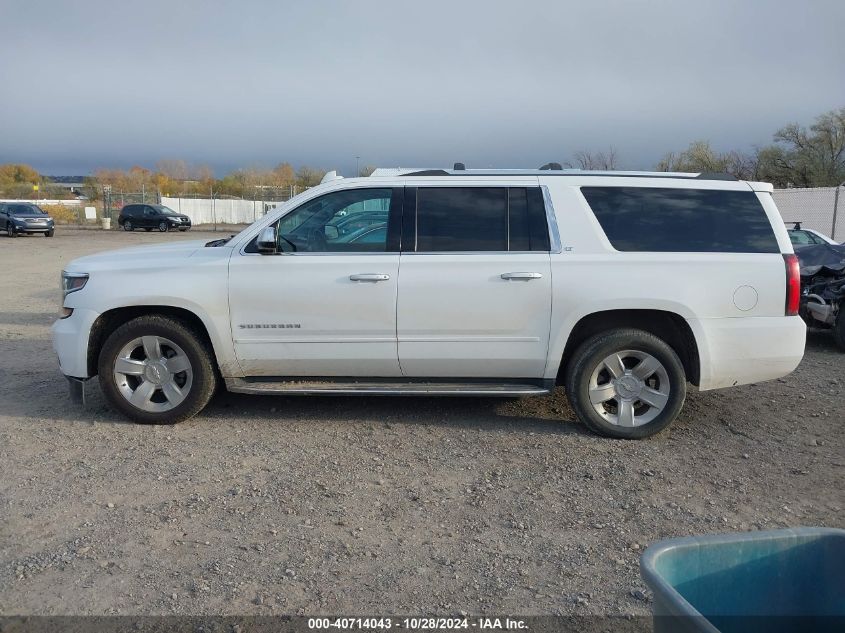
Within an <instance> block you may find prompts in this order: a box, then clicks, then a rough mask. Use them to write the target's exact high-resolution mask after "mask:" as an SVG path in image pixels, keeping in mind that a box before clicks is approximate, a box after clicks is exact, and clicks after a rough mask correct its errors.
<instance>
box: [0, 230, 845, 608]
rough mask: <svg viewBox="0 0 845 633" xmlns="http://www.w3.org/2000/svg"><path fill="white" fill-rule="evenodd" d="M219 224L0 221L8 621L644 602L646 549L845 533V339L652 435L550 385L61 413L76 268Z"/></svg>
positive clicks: (693, 402)
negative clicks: (66, 315)
mask: <svg viewBox="0 0 845 633" xmlns="http://www.w3.org/2000/svg"><path fill="white" fill-rule="evenodd" d="M214 235H215V234H213V233H201V232H199V231H192V232H191V233H190V234H188V235H170V234H157V233H133V234H131V235H129V234H124V233H118V232H111V233H102V232H95V231H75V230H69V229H62V227H59V229H58V230H57V233H56V237H54V238H53V239H51V240H47V239H45V238H41V237H29V238H19V239H16V240H9V239H5V238H4V237H2V236H0V265H2V269H3V271H4V272H3V274H2V275H0V297H2V307H0V517H1V519H0V615H2V614H5V615H12V614H18V615H19V614H117V613H119V614H173V613H176V614H268V615H269V614H280V613H285V614H296V613H299V614H314V613H355V614H362V613H385V614H420V613H439V614H458V613H459V612H461V611H464V612H467V613H470V614H476V613H519V614H523V615H529V614H592V613H594V614H648V613H650V608H651V606H650V599H651V598H650V595H649V592H648V591H646V590H645V587H644V585H643V583H642V581H641V580H640V576H639V566H638V564H639V555H640V553H641V551H642V549H643V548H644V547H645V546H646V545H647V544H649V543H652V542H654V541H655V540H658V539H662V538H666V537H670V536H683V535H690V534H703V533H711V532H727V531H736V530H757V529H765V528H779V527H794V526H799V525H816V526H832V527H843V526H844V525H845V521H843V505H845V493H843V481H845V477H844V476H843V475H845V434H843V421H845V420H843V404H845V371H843V369H845V355H843V354H841V353H840V352H838V351H836V350H835V349H834V346H833V343H832V340H831V339H830V337H829V336H828V335H826V334H824V333H816V332H811V333H810V336H809V340H808V348H807V355H806V356H805V358H804V362H803V363H802V364H801V366H800V367H799V368H798V370H797V371H796V372H795V373H794V374H792V375H791V376H788V377H787V378H785V379H782V380H778V381H773V382H769V383H765V384H760V385H751V386H746V387H740V388H735V389H729V390H725V391H717V392H709V393H703V394H699V393H695V392H693V393H690V395H689V397H688V400H687V404H686V407H685V409H684V412H683V414H682V416H681V418H680V419H679V420H678V421H677V422H676V423H675V424H674V426H673V427H672V428H671V429H670V430H669V431H668V432H665V433H663V434H661V435H660V436H658V437H656V438H653V439H651V440H646V441H641V442H625V441H612V440H607V439H602V438H599V437H596V436H593V435H591V434H589V433H588V432H587V431H586V430H585V429H584V428H583V427H582V426H581V425H580V424H577V423H576V422H574V420H573V414H572V411H571V409H570V408H569V405H568V403H567V400H566V397H565V396H564V394H563V393H562V392H560V391H558V392H557V393H555V394H554V396H551V397H547V398H541V399H528V400H505V401H501V400H484V399H463V398H460V399H434V398H403V399H399V398H397V399H392V398H385V399H378V398H316V397H314V398H282V397H267V396H246V395H238V394H225V393H224V394H220V395H218V396H217V397H215V399H214V400H213V401H212V403H211V405H210V406H209V407H208V409H207V410H206V411H205V412H204V413H203V414H202V415H200V416H199V417H197V418H195V419H193V420H190V421H188V422H185V423H183V424H180V425H178V426H175V427H158V428H157V427H144V426H136V425H134V424H131V423H127V422H126V421H125V420H124V419H122V418H121V417H120V416H119V415H118V414H117V413H115V412H114V411H112V410H111V409H109V407H108V406H107V405H106V404H105V403H104V401H103V398H102V396H101V394H100V392H99V389H98V387H97V385H96V381H93V382H92V383H90V386H91V389H90V392H91V396H92V397H91V398H90V402H89V404H88V405H87V406H86V407H85V408H83V407H81V406H75V405H71V404H70V403H69V401H68V398H67V395H66V393H67V388H66V384H65V382H64V380H63V379H62V378H61V376H60V375H59V373H58V370H57V363H56V359H55V356H54V354H53V351H52V348H51V344H50V336H49V326H50V323H51V322H52V321H53V319H54V318H55V316H56V314H57V310H58V302H59V293H58V275H59V271H60V270H61V268H62V265H63V264H64V263H65V262H67V261H68V260H70V259H72V258H74V257H78V256H81V255H84V254H88V253H93V252H97V251H102V250H106V249H110V248H116V247H119V246H122V245H128V244H135V243H151V242H160V241H170V240H177V239H184V238H187V237H189V238H199V237H206V236H207V237H208V238H209V239H211V238H213V237H214ZM219 235H220V234H219V233H218V234H217V236H219Z"/></svg>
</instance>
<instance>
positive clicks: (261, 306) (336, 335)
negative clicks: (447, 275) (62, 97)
mask: <svg viewBox="0 0 845 633" xmlns="http://www.w3.org/2000/svg"><path fill="white" fill-rule="evenodd" d="M401 206H402V196H401V189H395V190H394V189H392V188H364V187H357V188H350V189H345V190H342V191H335V192H332V193H327V194H325V195H323V196H320V197H318V198H315V199H312V200H309V201H307V202H305V203H304V204H302V205H301V206H299V207H297V208H295V209H294V210H292V211H291V212H289V213H287V214H285V215H284V216H282V218H281V219H280V220H279V221H278V222H277V223H276V233H277V240H278V251H279V254H276V255H262V254H260V253H258V252H257V249H256V248H255V246H254V243H253V244H250V245H248V246H247V247H246V248H245V249H244V251H245V252H240V253H235V254H233V256H232V259H231V261H230V265H229V305H230V317H231V326H232V336H233V339H234V346H235V354H236V355H237V358H238V360H239V362H240V364H241V367H242V369H243V370H244V372H245V374H246V375H247V376H285V377H317V376H348V377H354V376H366V377H396V376H399V375H401V374H400V370H399V361H398V355H397V348H396V291H397V282H398V273H399V252H398V250H399V218H400V217H401Z"/></svg>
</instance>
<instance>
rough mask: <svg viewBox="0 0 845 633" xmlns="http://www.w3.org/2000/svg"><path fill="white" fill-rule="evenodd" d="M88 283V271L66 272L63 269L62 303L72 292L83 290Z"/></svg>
mask: <svg viewBox="0 0 845 633" xmlns="http://www.w3.org/2000/svg"><path fill="white" fill-rule="evenodd" d="M87 283H88V273H66V272H65V271H62V303H64V300H65V297H67V296H68V295H69V294H70V293H71V292H76V291H77V290H82V289H83V288H84V287H85V284H87Z"/></svg>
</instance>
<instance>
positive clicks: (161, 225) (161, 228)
mask: <svg viewBox="0 0 845 633" xmlns="http://www.w3.org/2000/svg"><path fill="white" fill-rule="evenodd" d="M169 228H170V226H169V225H168V224H167V222H159V225H158V230H159V231H161V232H162V233H166V232H167V230H168V229H169Z"/></svg>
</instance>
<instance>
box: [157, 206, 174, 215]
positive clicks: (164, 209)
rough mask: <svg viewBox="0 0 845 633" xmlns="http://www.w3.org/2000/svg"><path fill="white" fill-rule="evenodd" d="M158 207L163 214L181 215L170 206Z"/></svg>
mask: <svg viewBox="0 0 845 633" xmlns="http://www.w3.org/2000/svg"><path fill="white" fill-rule="evenodd" d="M156 209H158V212H159V213H161V214H162V215H179V214H178V213H176V212H175V211H174V210H173V209H171V208H170V207H156Z"/></svg>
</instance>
